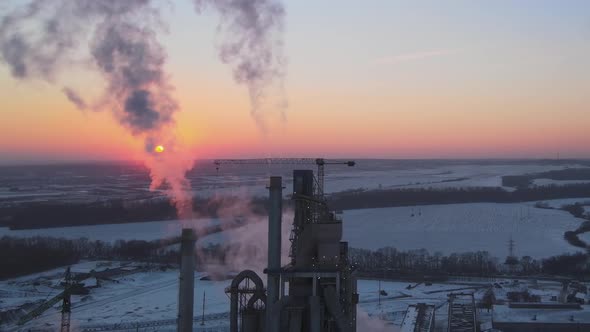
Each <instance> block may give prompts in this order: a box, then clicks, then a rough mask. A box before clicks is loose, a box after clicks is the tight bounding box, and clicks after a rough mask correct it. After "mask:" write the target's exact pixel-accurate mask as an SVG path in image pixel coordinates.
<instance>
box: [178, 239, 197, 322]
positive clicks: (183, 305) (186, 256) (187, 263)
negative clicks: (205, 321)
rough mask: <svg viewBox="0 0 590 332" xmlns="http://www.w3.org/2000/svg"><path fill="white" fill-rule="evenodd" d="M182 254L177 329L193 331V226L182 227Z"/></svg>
mask: <svg viewBox="0 0 590 332" xmlns="http://www.w3.org/2000/svg"><path fill="white" fill-rule="evenodd" d="M180 254H181V260H180V282H179V287H178V323H177V324H178V325H177V326H178V328H177V331H178V332H192V331H193V302H194V289H195V232H194V231H193V230H192V229H191V228H183V229H182V236H181V238H180Z"/></svg>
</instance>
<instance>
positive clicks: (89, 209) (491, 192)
mask: <svg viewBox="0 0 590 332" xmlns="http://www.w3.org/2000/svg"><path fill="white" fill-rule="evenodd" d="M577 197H590V184H588V183H581V184H570V185H560V186H557V185H551V186H542V187H521V188H518V189H515V190H514V191H508V190H504V189H503V188H494V187H465V188H407V189H401V188H397V189H384V190H350V191H345V192H340V193H335V194H332V195H330V196H329V197H328V204H329V206H330V208H331V209H333V210H351V209H366V208H383V207H395V206H414V205H429V204H457V203H478V202H492V203H516V202H526V201H539V200H549V199H561V198H577ZM244 203H245V204H247V205H248V209H249V210H250V211H249V213H251V214H259V215H266V213H267V199H266V198H265V197H254V198H251V199H250V201H249V202H243V198H240V197H222V198H215V199H204V198H197V199H195V201H194V211H195V213H196V215H197V216H201V217H217V216H219V215H220V213H221V212H222V211H223V210H224V209H226V208H227V207H228V206H232V205H244ZM291 203H292V202H291V201H290V200H286V201H285V202H284V206H285V207H289V206H290V205H291ZM236 217H237V218H239V217H241V216H239V215H236ZM175 218H177V215H176V210H175V209H174V207H173V206H172V205H171V204H170V203H169V202H168V201H166V200H159V201H153V200H146V201H136V202H126V201H123V200H113V201H108V202H100V203H70V204H68V203H29V204H21V205H19V206H14V207H2V208H0V226H7V227H10V228H11V229H31V228H49V227H63V226H79V225H96V224H115V223H128V222H142V221H154V220H169V219H175Z"/></svg>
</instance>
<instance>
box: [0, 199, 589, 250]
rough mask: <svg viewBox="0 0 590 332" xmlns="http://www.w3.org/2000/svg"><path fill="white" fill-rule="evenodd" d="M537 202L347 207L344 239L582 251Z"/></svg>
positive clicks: (369, 245)
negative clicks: (357, 208)
mask: <svg viewBox="0 0 590 332" xmlns="http://www.w3.org/2000/svg"><path fill="white" fill-rule="evenodd" d="M589 201H590V198H574V199H562V200H550V201H544V202H545V203H547V204H548V206H550V207H554V208H560V207H561V206H563V205H565V204H573V203H575V202H582V203H588V202H589ZM536 203H537V202H526V203H514V204H496V203H472V204H449V205H424V206H417V207H393V208H382V209H361V210H347V211H344V214H343V219H344V240H345V241H349V243H350V246H351V247H355V248H366V249H378V248H381V247H386V246H392V247H396V248H398V249H403V250H409V249H422V248H424V249H428V250H429V251H431V252H435V251H440V252H442V253H447V254H448V253H452V252H465V251H477V250H486V251H489V252H490V253H491V254H492V255H494V256H497V257H504V256H506V254H507V243H508V240H509V239H510V237H512V238H513V239H514V240H515V242H516V253H517V255H518V256H524V255H529V256H532V257H546V256H551V255H557V254H562V253H565V252H572V251H576V250H578V249H576V248H575V247H573V246H571V245H569V244H568V243H567V242H566V241H565V240H564V239H563V233H564V232H566V231H569V230H575V229H576V228H577V227H578V226H580V224H581V223H582V222H583V220H582V219H577V218H574V217H573V216H572V215H571V214H569V213H567V212H565V211H561V210H554V209H540V208H536V207H535V204H536ZM283 220H284V222H285V225H284V228H288V227H290V225H289V224H290V222H291V221H292V215H287V214H286V215H285V216H284V218H283ZM218 222H219V221H218V220H214V219H202V220H195V221H193V222H191V225H194V227H196V228H200V227H206V226H208V225H212V224H217V223H218ZM260 224H261V225H258V226H248V227H241V228H238V229H235V230H230V231H226V232H224V233H218V234H213V235H210V236H206V237H203V238H202V239H200V240H199V242H198V243H197V244H198V245H202V246H207V245H208V244H209V243H220V242H225V241H239V240H240V239H242V238H244V236H245V235H249V236H248V238H249V239H253V238H258V237H260V236H259V235H260V234H266V228H265V227H266V223H264V222H263V223H260ZM185 226H187V224H186V223H180V222H179V221H176V220H170V221H162V222H144V223H131V224H114V225H96V226H79V227H65V228H50V229H37V230H18V231H9V230H8V229H6V228H0V236H2V235H11V236H22V237H26V236H35V235H43V236H56V237H66V238H79V237H87V238H89V239H91V240H101V241H111V242H112V241H115V240H117V239H124V240H130V239H141V240H155V239H160V238H165V237H171V236H178V235H179V234H180V229H181V228H182V227H185ZM286 231H287V233H286V234H285V236H284V238H287V237H288V229H287V230H286ZM588 236H590V234H589V233H586V234H582V235H580V237H581V238H583V239H586V238H587V237H588ZM264 238H266V237H264ZM589 239H590V238H589ZM539 244H542V245H539Z"/></svg>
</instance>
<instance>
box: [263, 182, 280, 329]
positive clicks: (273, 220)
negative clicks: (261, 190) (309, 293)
mask: <svg viewBox="0 0 590 332" xmlns="http://www.w3.org/2000/svg"><path fill="white" fill-rule="evenodd" d="M268 191H269V211H268V279H267V286H266V287H267V297H266V299H267V300H266V326H267V328H268V329H267V331H268V332H278V331H279V323H280V317H279V315H280V313H278V312H273V311H274V310H273V309H274V308H276V307H277V306H276V303H277V302H278V301H279V287H280V275H279V274H278V271H279V270H280V268H281V222H282V217H283V183H282V178H281V177H280V176H271V177H270V186H269V187H268Z"/></svg>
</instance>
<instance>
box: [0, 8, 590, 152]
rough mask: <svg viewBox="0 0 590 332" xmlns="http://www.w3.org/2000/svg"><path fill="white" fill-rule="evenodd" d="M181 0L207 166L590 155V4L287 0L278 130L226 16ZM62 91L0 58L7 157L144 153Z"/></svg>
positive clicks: (186, 94)
mask: <svg viewBox="0 0 590 332" xmlns="http://www.w3.org/2000/svg"><path fill="white" fill-rule="evenodd" d="M172 3H173V6H166V8H164V9H163V13H164V16H165V18H166V21H167V22H168V23H169V27H168V33H167V34H161V35H159V39H160V40H161V41H162V42H163V44H164V46H165V47H166V52H167V55H168V57H167V63H166V66H165V68H166V70H167V72H168V73H169V75H170V77H169V81H170V83H171V84H172V85H173V86H174V88H175V89H174V92H173V95H174V97H175V98H177V99H178V102H179V105H180V111H179V112H178V113H177V114H176V115H175V120H176V123H177V128H176V133H177V135H178V137H179V140H180V141H181V143H182V146H183V147H184V148H185V149H186V150H187V151H190V154H191V155H194V157H195V158H197V159H199V158H204V159H205V158H206V159H209V158H247V157H317V156H322V157H328V158H344V157H351V158H555V157H556V156H557V155H559V156H560V157H561V158H590V130H588V129H589V128H588V127H589V125H590V1H584V0H580V1H574V0H571V1H570V0H568V1H543V0H528V1H527V0H522V1H508V0H498V1H475V0H464V1H461V0H456V1H450V0H449V1H440V0H432V1H421V0H418V1H391V0H387V1H386V0H383V1H378V0H374V1H358V0H356V1H354V0H338V1H336V0H326V1H317V0H316V1H312V0H288V1H284V4H285V7H286V26H285V31H284V37H283V41H284V50H283V52H284V55H285V56H286V58H287V67H286V68H287V76H286V80H285V86H284V87H285V95H286V97H287V100H288V108H287V110H286V114H285V115H286V116H285V117H284V118H283V117H282V116H280V114H279V112H278V111H273V110H272V109H268V110H267V112H266V113H265V119H266V121H267V123H268V126H267V130H266V131H262V130H260V128H259V127H258V126H257V125H256V121H254V120H253V118H252V117H251V115H250V102H249V99H248V91H247V90H246V89H245V87H244V86H242V85H237V84H236V83H235V82H234V81H233V78H232V73H231V69H230V68H229V67H227V66H226V65H224V64H222V63H221V62H220V61H219V58H218V54H217V49H216V45H217V44H218V42H219V36H218V35H217V34H216V27H217V22H218V21H217V17H216V16H215V14H213V13H204V14H202V15H197V14H195V12H194V10H193V8H192V4H191V2H190V1H188V0H186V1H184V0H178V1H172ZM0 9H2V8H1V7H0ZM56 81H58V82H59V83H60V84H61V83H62V82H65V83H67V84H69V85H73V86H75V87H76V89H77V90H78V91H80V92H81V93H82V94H84V95H85V96H86V97H88V96H90V97H92V96H96V95H97V93H98V92H99V91H100V87H101V86H104V81H102V79H101V77H100V76H99V75H97V74H96V73H93V72H92V71H90V70H87V69H85V68H82V67H75V66H72V68H71V69H68V70H65V71H62V72H61V73H60V75H59V76H58V77H57V78H56ZM60 84H51V83H48V82H45V81H42V80H34V79H28V80H24V81H22V80H15V79H14V78H12V76H11V75H10V71H9V69H8V68H7V66H5V65H0V115H1V118H0V163H19V162H47V161H52V162H53V161H84V160H105V161H106V160H127V159H135V157H137V156H138V154H140V153H141V151H142V150H143V147H142V142H141V141H140V140H139V139H138V138H136V137H133V136H132V135H130V134H129V133H128V131H127V130H125V129H123V128H121V127H120V125H119V124H118V122H117V121H115V119H113V116H112V113H110V112H93V111H80V110H77V109H76V108H75V107H74V106H73V105H72V104H71V103H70V102H69V101H68V100H67V99H66V98H65V97H64V95H63V93H62V92H61V85H60Z"/></svg>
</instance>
